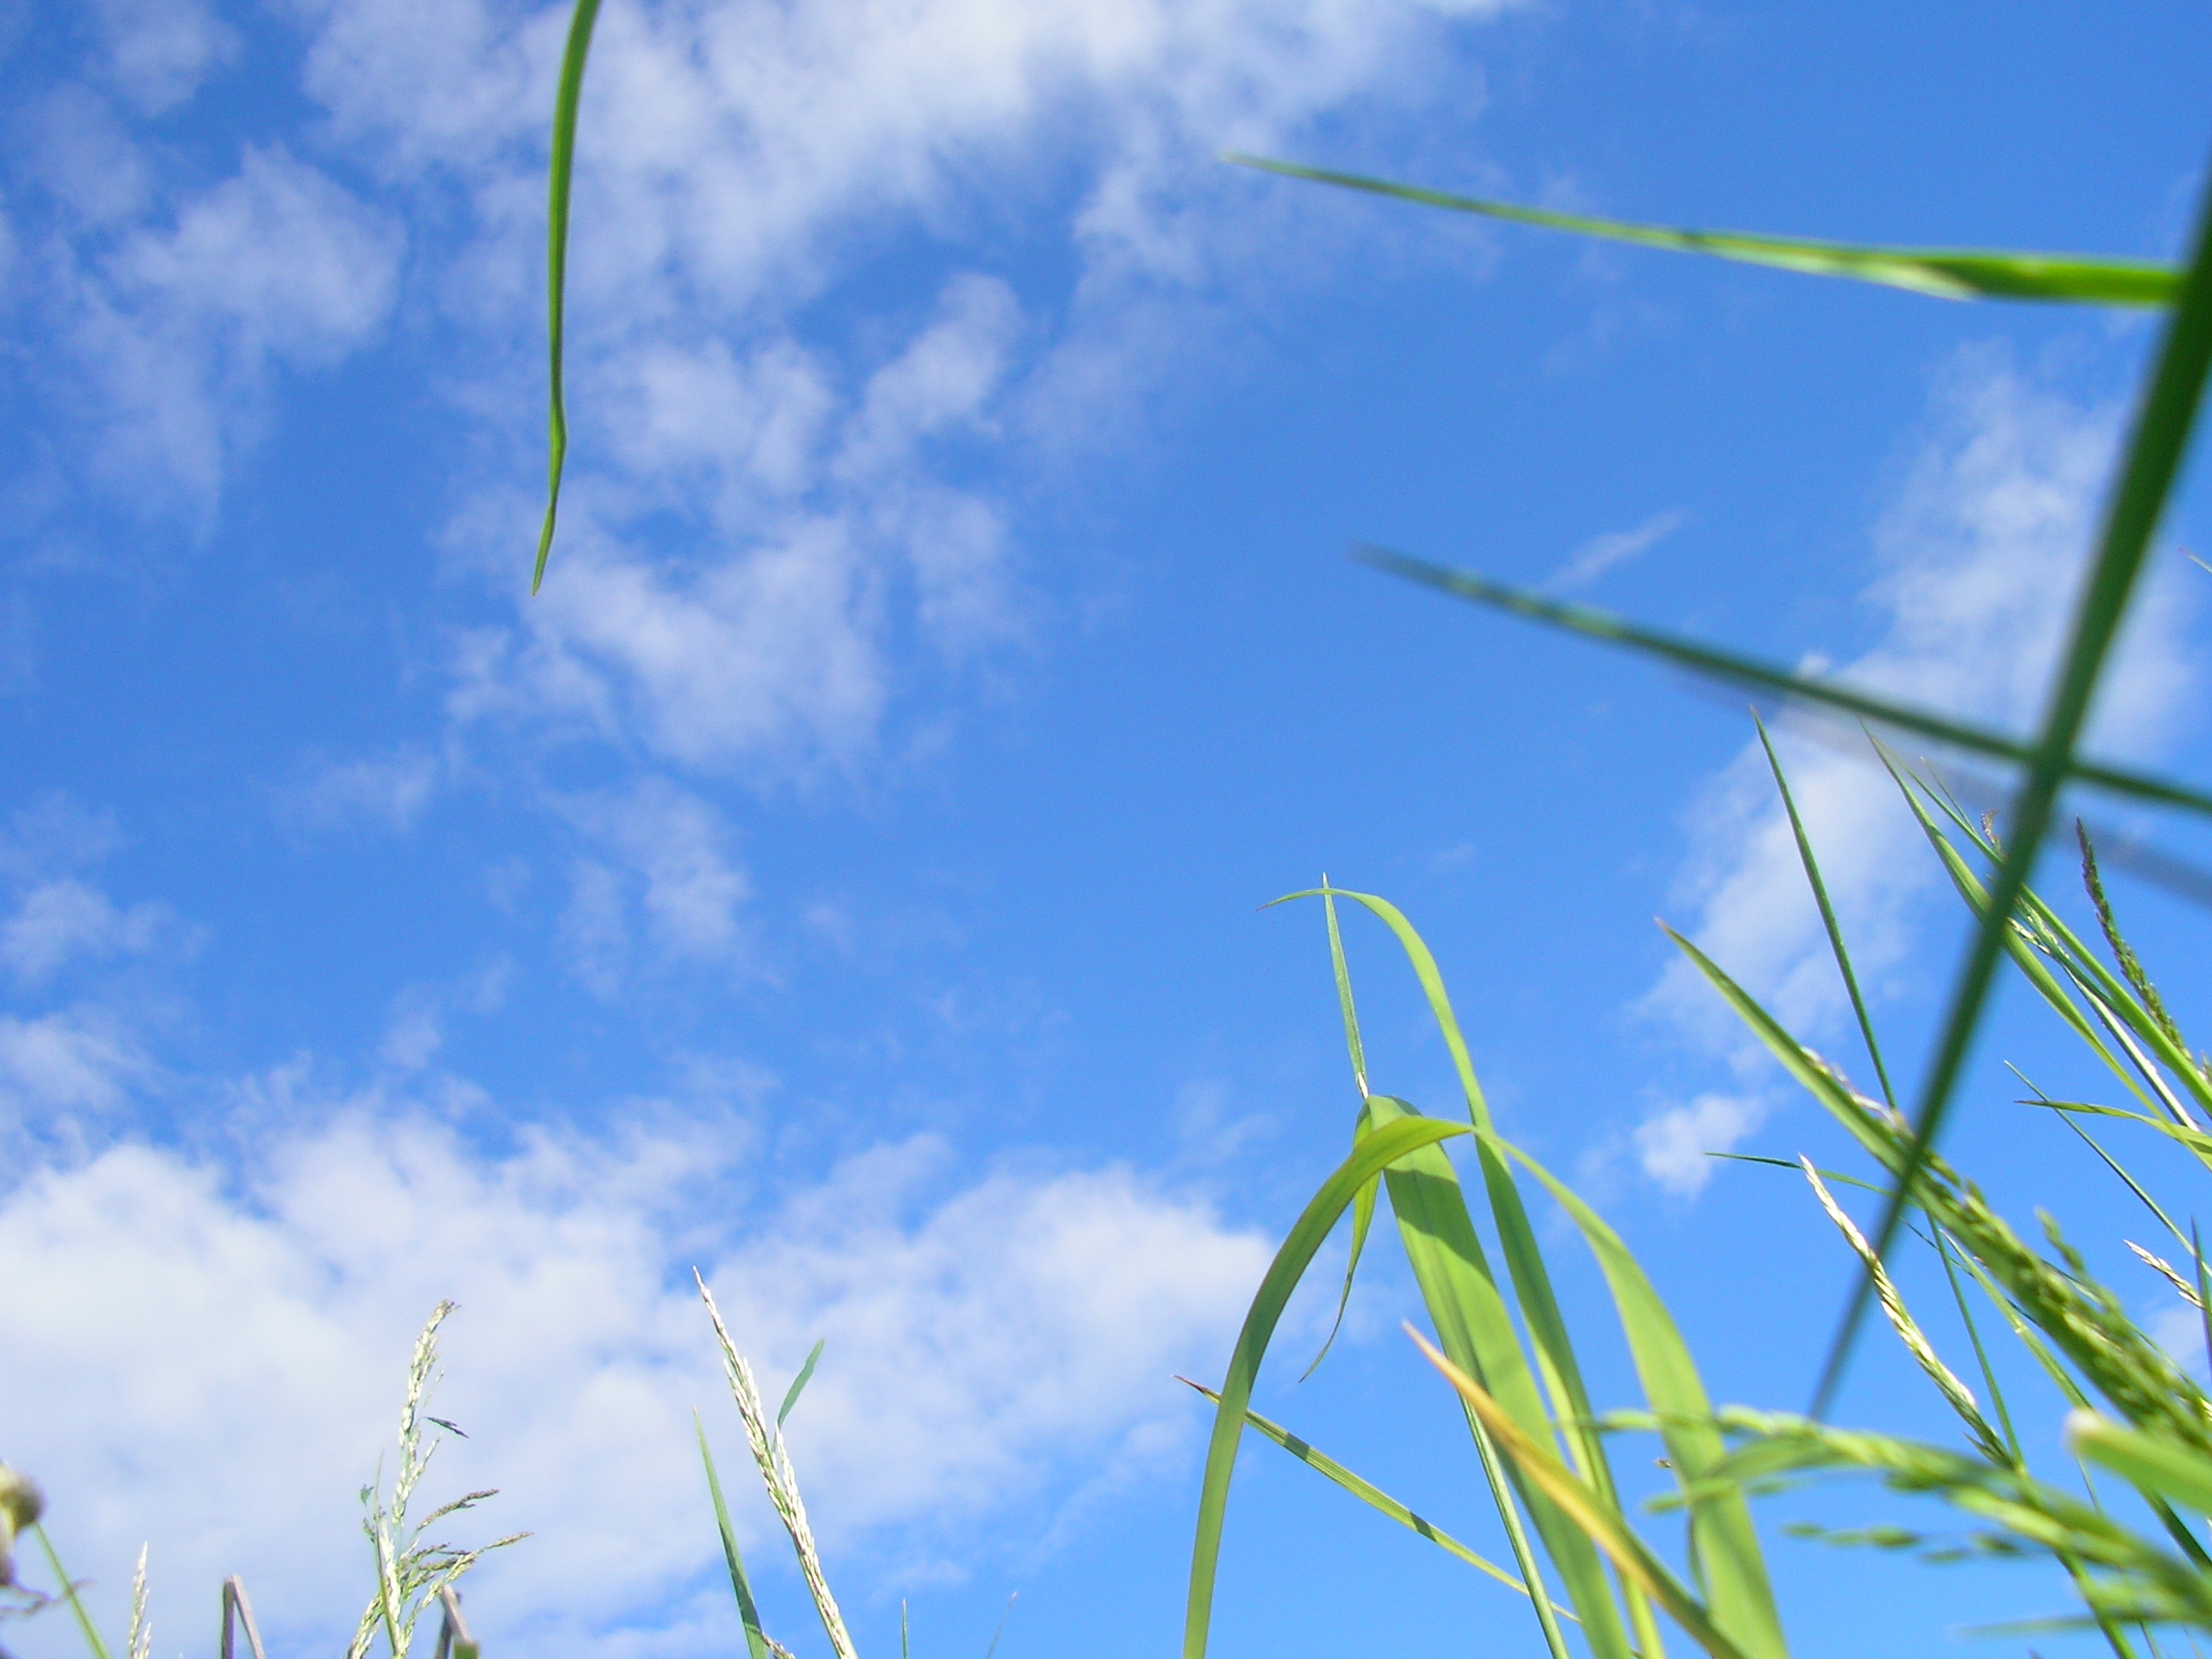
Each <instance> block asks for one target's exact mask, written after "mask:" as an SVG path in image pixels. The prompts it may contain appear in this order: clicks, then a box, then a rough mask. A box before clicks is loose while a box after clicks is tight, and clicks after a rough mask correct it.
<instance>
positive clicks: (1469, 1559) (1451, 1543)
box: [1176, 1376, 1580, 1623]
mask: <svg viewBox="0 0 2212 1659" xmlns="http://www.w3.org/2000/svg"><path fill="white" fill-rule="evenodd" d="M1176 1381H1177V1382H1179V1383H1183V1384H1185V1385H1186V1386H1188V1387H1189V1388H1192V1389H1196V1390H1197V1391H1198V1392H1199V1393H1200V1394H1202V1395H1205V1396H1206V1398H1207V1399H1208V1400H1210V1401H1213V1403H1214V1404H1216V1405H1219V1404H1220V1403H1221V1396H1220V1395H1218V1394H1216V1393H1214V1391H1213V1390H1212V1389H1209V1388H1207V1387H1206V1384H1204V1383H1193V1382H1192V1381H1191V1380H1190V1379H1189V1378H1188V1377H1187V1376H1182V1377H1177V1378H1176ZM1244 1420H1245V1421H1246V1422H1247V1423H1249V1425H1251V1426H1252V1427H1253V1428H1255V1429H1256V1430H1258V1431H1260V1433H1261V1434H1262V1435H1264V1436H1265V1437H1267V1438H1268V1439H1269V1440H1272V1441H1273V1442H1274V1443H1276V1444H1277V1445H1279V1446H1280V1447H1281V1448H1282V1449H1284V1450H1285V1451H1286V1452H1288V1453H1290V1455H1291V1456H1293V1457H1295V1458H1297V1460H1298V1462H1301V1463H1303V1464H1304V1465H1305V1466H1306V1467H1307V1468H1310V1469H1311V1470H1313V1471H1314V1472H1315V1473H1316V1474H1319V1475H1322V1476H1323V1477H1325V1478H1326V1479H1328V1480H1332V1481H1334V1483H1335V1484H1336V1485H1337V1486H1340V1487H1342V1488H1343V1489H1344V1490H1345V1491H1346V1492H1350V1493H1351V1494H1352V1496H1353V1497H1354V1498H1358V1500H1359V1501H1360V1502H1361V1503H1363V1504H1366V1505H1367V1506H1368V1507H1369V1508H1370V1509H1372V1510H1376V1511H1378V1512H1379V1513H1381V1514H1383V1515H1387V1516H1389V1517H1390V1519H1392V1520H1393V1521H1395V1522H1397V1523H1398V1524H1399V1525H1400V1526H1401V1527H1404V1528H1407V1530H1408V1531H1411V1532H1415V1533H1419V1534H1420V1535H1421V1536H1422V1537H1424V1538H1425V1539H1427V1540H1428V1541H1430V1542H1431V1544H1434V1545H1436V1546H1437V1547H1438V1548H1439V1549H1442V1550H1444V1551H1446V1552H1447V1553H1450V1554H1453V1555H1456V1556H1457V1557H1459V1559H1461V1560H1462V1561H1464V1562H1466V1563H1467V1564H1468V1565H1469V1566H1471V1567H1473V1568H1474V1569H1475V1570H1476V1571H1478V1572H1483V1573H1487V1574H1488V1575H1489V1576H1490V1577H1492V1578H1495V1579H1496V1580H1497V1581H1498V1583H1501V1584H1503V1585H1504V1586H1505V1587H1506V1588H1507V1589H1510V1590H1512V1591H1514V1592H1515V1593H1516V1595H1528V1585H1526V1584H1525V1583H1522V1581H1521V1580H1520V1579H1518V1578H1516V1577H1514V1576H1513V1575H1512V1574H1511V1573H1510V1572H1508V1571H1505V1569H1504V1568H1503V1567H1501V1566H1498V1565H1496V1564H1495V1563H1494V1562H1492V1561H1488V1560H1486V1559H1484V1558H1483V1557H1481V1556H1480V1555H1477V1554H1476V1553H1474V1551H1473V1550H1471V1549H1469V1548H1468V1547H1467V1546H1466V1545H1464V1544H1462V1543H1461V1542H1460V1541H1459V1540H1457V1539H1456V1538H1454V1537H1453V1536H1452V1535H1451V1534H1449V1533H1448V1532H1446V1531H1445V1530H1444V1529H1443V1528H1441V1527H1439V1526H1437V1525H1436V1524H1435V1523H1434V1522H1430V1521H1425V1520H1423V1519H1422V1518H1421V1517H1420V1516H1418V1515H1416V1514H1415V1513H1414V1512H1413V1510H1410V1509H1408V1508H1407V1506H1406V1505H1405V1504H1401V1503H1400V1502H1399V1501H1398V1500H1397V1499H1396V1498H1393V1497H1391V1496H1390V1494H1389V1492H1384V1491H1383V1489H1382V1488H1381V1487H1380V1486H1376V1485H1375V1484H1374V1483H1373V1482H1372V1481H1370V1480H1365V1479H1363V1478H1362V1477H1361V1476H1359V1475H1358V1474H1354V1473H1352V1470H1350V1469H1348V1468H1345V1466H1344V1465H1343V1464H1341V1463H1340V1462H1337V1461H1336V1460H1335V1459H1334V1458H1333V1457H1331V1456H1330V1455H1328V1453H1327V1452H1324V1451H1322V1450H1321V1449H1319V1448H1317V1447H1316V1446H1314V1445H1313V1444H1311V1443H1310V1442H1308V1441H1305V1440H1304V1439H1301V1438H1300V1437H1298V1436H1297V1435H1295V1434H1292V1433H1291V1431H1289V1430H1288V1429H1286V1428H1285V1427H1283V1425H1281V1424H1279V1423H1275V1422H1272V1421H1270V1420H1269V1419H1267V1418H1264V1417H1262V1416H1261V1415H1260V1413H1257V1412H1255V1411H1247V1412H1246V1413H1244ZM1552 1611H1553V1612H1554V1613H1557V1614H1559V1617H1561V1618H1562V1619H1569V1620H1571V1619H1574V1617H1575V1615H1574V1611H1573V1609H1572V1608H1570V1607H1560V1606H1559V1605H1558V1604H1557V1603H1556V1602H1554V1603H1553V1607H1552ZM1579 1622H1580V1621H1579V1620H1577V1623H1579Z"/></svg>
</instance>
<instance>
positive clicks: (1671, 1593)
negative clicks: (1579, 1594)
mask: <svg viewBox="0 0 2212 1659" xmlns="http://www.w3.org/2000/svg"><path fill="white" fill-rule="evenodd" d="M1406 1331H1407V1334H1408V1335H1410V1336H1411V1337H1412V1338H1413V1340H1414V1342H1415V1343H1416V1344H1418V1345H1419V1347H1420V1350H1421V1352H1422V1353H1424V1354H1425V1355H1426V1356H1427V1357H1428V1361H1429V1363H1430V1364H1432V1365H1434V1366H1435V1367H1436V1368H1437V1370H1439V1371H1442V1372H1443V1375H1444V1379H1445V1381H1447V1382H1449V1383H1450V1384H1451V1385H1452V1387H1453V1388H1454V1389H1456V1390H1458V1392H1459V1396H1460V1398H1461V1399H1462V1400H1464V1401H1466V1402H1467V1404H1468V1410H1470V1411H1471V1412H1473V1413H1474V1414H1475V1415H1476V1416H1477V1417H1479V1418H1480V1419H1481V1420H1482V1422H1483V1424H1484V1425H1485V1426H1486V1427H1487V1428H1488V1429H1489V1430H1490V1432H1491V1434H1492V1436H1493V1437H1495V1438H1496V1440H1497V1442H1498V1446H1499V1448H1500V1449H1502V1450H1503V1451H1504V1453H1505V1455H1507V1456H1508V1457H1510V1458H1511V1459H1512V1460H1513V1462H1514V1466H1515V1467H1516V1468H1518V1469H1519V1470H1520V1471H1521V1472H1522V1474H1525V1475H1526V1476H1527V1477H1528V1480H1530V1481H1531V1482H1532V1483H1533V1484H1534V1485H1536V1486H1541V1488H1542V1489H1543V1490H1544V1492H1546V1494H1547V1496H1549V1497H1550V1498H1551V1499H1552V1501H1553V1503H1555V1504H1558V1505H1559V1507H1560V1508H1561V1509H1563V1510H1566V1511H1567V1513H1568V1514H1570V1515H1571V1516H1573V1517H1574V1519H1575V1523H1576V1524H1577V1526H1579V1527H1581V1528H1583V1531H1584V1532H1585V1533H1586V1534H1588V1535H1589V1539H1590V1541H1592V1542H1593V1543H1595V1545H1596V1546H1597V1547H1599V1548H1600V1549H1601V1550H1603V1551H1604V1552H1605V1553H1607V1555H1608V1556H1610V1557H1612V1558H1613V1565H1615V1566H1616V1567H1618V1568H1619V1569H1620V1573H1621V1576H1622V1577H1625V1578H1628V1579H1631V1580H1632V1581H1633V1582H1634V1583H1636V1584H1637V1585H1638V1587H1639V1588H1640V1589H1642V1590H1643V1591H1644V1594H1645V1595H1649V1596H1650V1598H1651V1599H1652V1600H1653V1601H1656V1602H1657V1603H1658V1604H1659V1605H1660V1606H1661V1607H1664V1608H1665V1609H1666V1610H1667V1613H1668V1617H1670V1618H1672V1619H1673V1620H1674V1622H1675V1623H1676V1624H1678V1625H1680V1626H1681V1627H1682V1628H1683V1629H1684V1630H1686V1631H1687V1632H1689V1633H1690V1636H1691V1638H1692V1640H1694V1641H1695V1642H1696V1643H1697V1644H1698V1645H1699V1647H1702V1648H1703V1649H1705V1651H1706V1652H1707V1653H1710V1654H1711V1655H1712V1656H1713V1659H1749V1656H1748V1655H1747V1654H1746V1653H1745V1652H1744V1651H1743V1650H1742V1649H1741V1648H1739V1647H1738V1646H1736V1644H1735V1643H1734V1642H1732V1641H1730V1640H1729V1638H1728V1636H1727V1634H1726V1633H1725V1632H1723V1631H1721V1630H1719V1629H1718V1628H1717V1627H1716V1626H1715V1625H1714V1624H1713V1621H1712V1620H1711V1618H1709V1617H1708V1616H1707V1615H1706V1613H1705V1608H1704V1607H1702V1606H1700V1605H1699V1601H1698V1599H1697V1597H1696V1596H1694V1595H1692V1594H1691V1593H1690V1591H1689V1590H1688V1589H1686V1587H1685V1586H1684V1585H1683V1584H1682V1583H1681V1582H1680V1580H1679V1579H1677V1578H1676V1577H1674V1574H1673V1573H1671V1572H1669V1571H1668V1570H1667V1566H1666V1564H1665V1563H1663V1562H1662V1561H1661V1560H1660V1559H1659V1558H1658V1557H1657V1556H1656V1555H1654V1554H1653V1553H1651V1552H1650V1550H1649V1549H1648V1548H1646V1547H1644V1541H1642V1540H1641V1539H1639V1538H1638V1537H1637V1535H1636V1534H1635V1533H1634V1532H1632V1531H1631V1530H1630V1529H1629V1527H1628V1524H1627V1522H1626V1521H1625V1520H1624V1519H1623V1518H1622V1516H1621V1514H1620V1509H1619V1508H1618V1507H1617V1506H1613V1505H1608V1504H1604V1503H1602V1502H1601V1501H1600V1500H1599V1498H1598V1496H1597V1494H1596V1493H1595V1492H1592V1491H1590V1490H1589V1487H1587V1486H1583V1483H1582V1482H1581V1481H1579V1480H1576V1479H1575V1477H1574V1475H1573V1474H1572V1473H1571V1472H1570V1471H1569V1470H1568V1468H1566V1466H1565V1464H1563V1463H1561V1462H1559V1459H1558V1458H1556V1457H1554V1456H1553V1455H1552V1454H1551V1453H1550V1452H1548V1451H1547V1450H1545V1449H1544V1448H1543V1447H1541V1446H1540V1445H1538V1444H1537V1443H1535V1442H1534V1441H1533V1440H1531V1439H1529V1438H1528V1436H1526V1435H1524V1434H1522V1432H1521V1430H1520V1428H1519V1426H1518V1425H1516V1424H1515V1423H1514V1421H1513V1419H1511V1417H1510V1416H1509V1415H1508V1414H1507V1413H1506V1412H1505V1411H1504V1409H1503V1408H1502V1407H1499V1405H1498V1402H1497V1401H1494V1400H1492V1398H1491V1397H1490V1395H1488V1394H1487V1393H1486V1392H1485V1391H1484V1389H1483V1387H1482V1385H1481V1384H1480V1383H1477V1382H1476V1381H1475V1380H1474V1378H1473V1377H1471V1376H1468V1374H1467V1373H1466V1372H1465V1371H1463V1370H1461V1369H1460V1368H1459V1367H1458V1366H1456V1365H1455V1364H1452V1362H1451V1361H1450V1360H1449V1359H1448V1358H1445V1357H1444V1355H1443V1354H1442V1353H1440V1352H1437V1349H1436V1348H1435V1346H1432V1345H1431V1343H1430V1342H1429V1341H1428V1340H1426V1339H1425V1338H1424V1337H1423V1336H1422V1335H1421V1334H1420V1333H1419V1331H1417V1330H1415V1329H1414V1328H1413V1327H1412V1326H1411V1325H1408V1326H1407V1328H1406Z"/></svg>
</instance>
